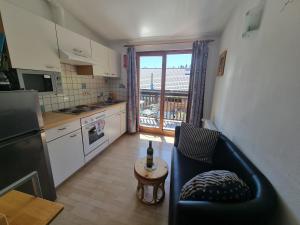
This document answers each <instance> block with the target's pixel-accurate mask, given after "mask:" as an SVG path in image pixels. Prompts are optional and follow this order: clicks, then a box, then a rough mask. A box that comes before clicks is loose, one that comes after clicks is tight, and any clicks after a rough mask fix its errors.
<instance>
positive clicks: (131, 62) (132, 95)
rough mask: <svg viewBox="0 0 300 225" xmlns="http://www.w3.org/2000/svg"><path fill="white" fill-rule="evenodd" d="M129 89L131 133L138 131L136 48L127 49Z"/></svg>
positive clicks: (129, 127) (128, 127)
mask: <svg viewBox="0 0 300 225" xmlns="http://www.w3.org/2000/svg"><path fill="white" fill-rule="evenodd" d="M127 58H128V66H127V77H128V78H127V88H128V110H127V112H128V117H127V129H128V132H129V133H136V132H137V131H138V116H137V115H138V86H137V75H136V53H135V49H134V47H129V48H128V49H127Z"/></svg>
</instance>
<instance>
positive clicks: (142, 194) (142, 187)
mask: <svg viewBox="0 0 300 225" xmlns="http://www.w3.org/2000/svg"><path fill="white" fill-rule="evenodd" d="M141 189H142V193H141V200H144V195H145V193H144V192H145V191H144V185H143V184H141Z"/></svg>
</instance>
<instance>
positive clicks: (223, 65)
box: [218, 50, 227, 76]
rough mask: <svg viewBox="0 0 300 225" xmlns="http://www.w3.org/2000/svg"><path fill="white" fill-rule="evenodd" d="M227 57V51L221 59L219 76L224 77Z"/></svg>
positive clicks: (222, 54)
mask: <svg viewBox="0 0 300 225" xmlns="http://www.w3.org/2000/svg"><path fill="white" fill-rule="evenodd" d="M226 56H227V50H225V51H223V52H222V53H221V55H220V57H219V66H218V76H223V75H224V69H225V64H226Z"/></svg>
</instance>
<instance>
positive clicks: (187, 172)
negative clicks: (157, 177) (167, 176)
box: [171, 148, 213, 201]
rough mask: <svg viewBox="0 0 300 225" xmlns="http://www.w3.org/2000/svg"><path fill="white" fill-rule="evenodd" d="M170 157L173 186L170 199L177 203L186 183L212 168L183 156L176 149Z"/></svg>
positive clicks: (208, 164)
mask: <svg viewBox="0 0 300 225" xmlns="http://www.w3.org/2000/svg"><path fill="white" fill-rule="evenodd" d="M172 155H173V157H172V173H171V180H172V183H173V184H174V186H173V187H174V190H173V191H174V192H173V194H174V196H172V194H171V198H174V201H178V200H179V196H180V191H181V188H182V187H183V185H184V184H185V183H186V182H188V181H189V180H190V179H192V178H193V177H194V176H196V175H197V174H199V173H203V172H207V171H210V170H212V169H213V167H212V164H210V163H205V162H199V161H197V160H194V159H191V158H188V157H186V156H184V155H183V154H182V153H181V152H180V151H179V150H178V149H177V148H174V149H173V153H172ZM179 165H180V166H179Z"/></svg>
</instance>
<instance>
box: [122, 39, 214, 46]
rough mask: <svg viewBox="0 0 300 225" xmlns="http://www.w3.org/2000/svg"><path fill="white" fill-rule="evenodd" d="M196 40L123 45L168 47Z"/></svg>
mask: <svg viewBox="0 0 300 225" xmlns="http://www.w3.org/2000/svg"><path fill="white" fill-rule="evenodd" d="M194 41H196V40H189V41H173V42H158V43H155V42H152V43H140V44H132V45H129V44H127V45H124V47H136V46H145V45H168V44H169V45H170V44H184V43H192V42H194ZM204 41H207V42H214V41H215V40H211V39H209V40H204Z"/></svg>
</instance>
